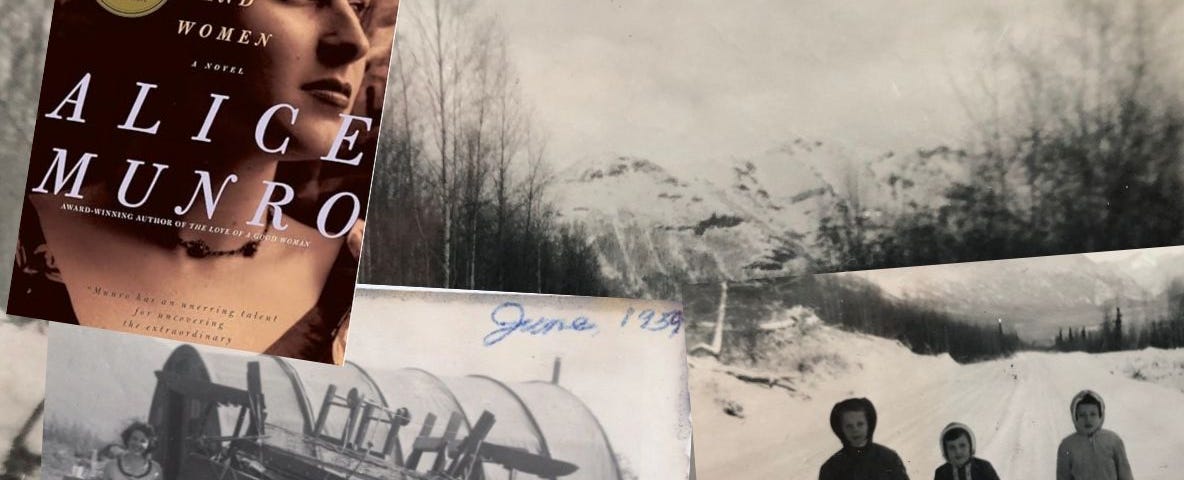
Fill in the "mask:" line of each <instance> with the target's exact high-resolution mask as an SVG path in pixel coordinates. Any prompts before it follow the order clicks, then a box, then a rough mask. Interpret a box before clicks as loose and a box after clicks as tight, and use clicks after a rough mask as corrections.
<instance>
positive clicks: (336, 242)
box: [266, 215, 345, 257]
mask: <svg viewBox="0 0 1184 480" xmlns="http://www.w3.org/2000/svg"><path fill="white" fill-rule="evenodd" d="M283 223H284V225H286V226H287V228H285V229H284V230H282V231H276V230H274V229H273V230H272V231H271V232H270V233H269V235H271V236H272V238H269V239H266V242H276V243H280V244H284V245H290V246H296V247H301V248H299V249H308V250H311V251H312V252H313V253H315V254H316V256H317V257H322V256H330V257H336V255H337V251H338V250H341V247H342V245H345V236H344V235H342V236H340V237H337V238H327V237H325V236H324V235H321V232H320V231H318V230H317V229H316V227H312V226H309V225H305V224H304V223H301V222H299V221H297V220H296V219H294V218H291V217H289V216H287V215H284V222H283Z"/></svg>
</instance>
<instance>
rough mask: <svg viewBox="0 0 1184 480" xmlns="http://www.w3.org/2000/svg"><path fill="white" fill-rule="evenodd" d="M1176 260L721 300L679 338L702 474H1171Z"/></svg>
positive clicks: (1061, 266) (1180, 303)
mask: <svg viewBox="0 0 1184 480" xmlns="http://www.w3.org/2000/svg"><path fill="white" fill-rule="evenodd" d="M1182 265H1184V247H1164V248H1155V249H1144V250H1125V251H1114V252H1102V253H1088V254H1074V255H1064V256H1050V257H1040V258H1025V259H1011V260H997V261H989V262H974V263H960V264H946V265H935V266H925V267H908V268H899V269H886V270H870V271H863V272H845V273H837V274H825V275H815V276H813V277H803V278H801V279H799V280H798V281H797V282H796V283H795V284H794V286H793V287H792V288H791V289H789V290H788V291H786V292H785V294H786V295H787V296H789V297H791V298H793V299H795V300H794V301H795V304H794V306H793V307H792V308H789V309H787V310H786V311H784V312H783V313H782V314H781V315H780V316H778V317H776V318H772V319H769V320H764V321H752V320H751V319H750V318H746V317H745V316H744V314H743V313H741V314H740V315H732V314H730V313H729V311H725V310H724V309H722V308H721V310H720V312H719V316H718V317H717V320H716V323H715V324H714V326H715V329H714V332H713V333H712V334H708V335H705V336H700V335H699V334H694V335H692V336H691V338H690V341H691V342H692V343H696V344H697V346H696V347H695V348H694V349H693V351H692V358H691V359H690V362H691V386H690V388H691V392H692V396H693V404H694V407H695V433H696V442H695V443H696V454H697V455H696V462H697V468H698V474H699V476H700V478H704V479H725V478H727V479H741V478H751V479H761V478H818V479H820V480H837V479H848V478H862V479H892V480H898V479H904V478H913V479H918V478H924V479H928V478H937V479H953V478H974V479H975V480H990V479H996V478H1001V479H1008V478H1048V479H1052V478H1055V479H1058V480H1066V479H1074V478H1078V479H1079V478H1106V479H1115V480H1127V479H1132V478H1137V479H1158V480H1169V479H1174V478H1177V477H1178V476H1179V473H1178V472H1179V471H1180V469H1181V468H1184V459H1182V458H1181V457H1180V455H1179V452H1180V451H1181V449H1184V418H1182V417H1180V416H1179V415H1176V414H1174V413H1170V412H1176V411H1179V410H1180V409H1181V408H1182V407H1184V270H1182V269H1181V268H1180V267H1181V266H1182ZM739 446H743V447H739ZM967 472H969V477H968V476H967ZM954 475H957V476H956V477H955V476H954ZM906 476H907V477H906Z"/></svg>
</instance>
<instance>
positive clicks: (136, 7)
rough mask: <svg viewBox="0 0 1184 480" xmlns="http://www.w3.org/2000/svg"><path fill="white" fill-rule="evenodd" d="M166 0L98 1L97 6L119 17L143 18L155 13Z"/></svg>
mask: <svg viewBox="0 0 1184 480" xmlns="http://www.w3.org/2000/svg"><path fill="white" fill-rule="evenodd" d="M166 1H167V0H98V2H99V5H102V6H103V8H105V9H107V11H108V12H111V13H114V14H116V15H119V16H121V17H129V18H135V17H143V16H144V15H148V14H149V13H152V12H155V11H156V10H157V9H159V8H160V7H161V6H162V5H164V2H166Z"/></svg>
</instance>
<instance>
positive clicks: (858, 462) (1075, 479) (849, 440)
mask: <svg viewBox="0 0 1184 480" xmlns="http://www.w3.org/2000/svg"><path fill="white" fill-rule="evenodd" d="M1069 410H1070V413H1071V415H1072V416H1073V425H1074V426H1075V427H1076V429H1077V431H1076V432H1075V433H1073V434H1071V435H1069V436H1068V437H1065V439H1064V440H1062V441H1061V445H1060V446H1059V447H1058V448H1057V480H1132V478H1133V477H1132V476H1131V466H1130V463H1129V462H1128V461H1127V458H1126V448H1125V447H1124V446H1123V444H1122V439H1121V438H1119V437H1118V435H1117V434H1115V433H1114V432H1112V431H1110V430H1106V429H1104V428H1102V420H1103V419H1104V418H1105V413H1106V405H1105V404H1104V403H1103V402H1102V397H1101V396H1100V395H1098V394H1097V393H1095V392H1093V391H1090V390H1083V391H1082V392H1081V393H1078V394H1077V395H1076V396H1074V397H1073V401H1072V403H1071V404H1070V406H1069ZM830 427H831V430H833V431H834V432H835V435H836V436H838V437H839V440H840V441H841V442H842V443H843V448H842V449H841V450H839V451H838V452H835V454H834V455H832V456H831V457H830V459H828V460H827V461H826V463H824V464H823V465H822V470H821V471H820V472H819V475H818V478H819V480H908V474H907V473H906V472H905V467H904V462H902V461H901V460H900V456H899V455H897V454H896V452H894V451H892V449H890V448H888V447H885V446H883V445H880V444H878V443H874V442H872V435H873V434H874V433H875V431H876V409H875V407H874V406H873V405H872V402H871V401H869V400H868V399H866V398H849V399H846V400H843V401H841V402H839V403H837V404H835V406H834V408H833V409H831V412H830ZM939 441H940V445H939V446H940V447H941V453H942V456H943V457H945V459H946V463H944V464H942V465H941V466H940V467H938V468H937V470H936V471H935V472H934V475H933V478H934V480H999V475H998V474H996V473H995V469H994V467H992V466H991V463H990V462H988V461H986V460H983V459H981V458H978V457H976V456H974V453H975V451H974V446H975V442H974V432H972V431H971V430H970V428H969V427H967V426H966V425H963V424H961V423H951V424H949V425H948V426H946V428H944V429H942V432H941V437H940V440H939Z"/></svg>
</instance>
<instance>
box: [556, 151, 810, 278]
mask: <svg viewBox="0 0 1184 480" xmlns="http://www.w3.org/2000/svg"><path fill="white" fill-rule="evenodd" d="M740 174H741V173H740V172H737V175H740ZM743 185H744V187H743V188H737V189H735V190H736V191H739V192H747V193H749V194H743V193H740V194H738V193H736V192H734V191H732V190H730V189H727V188H721V187H719V186H717V185H716V184H714V183H712V182H710V181H707V180H702V179H694V180H685V179H682V178H678V177H675V176H674V175H672V174H670V173H669V172H668V171H667V170H666V169H664V168H662V167H661V166H659V165H657V164H655V163H653V162H651V161H649V160H646V159H641V158H634V157H617V158H613V159H610V160H608V161H605V162H600V163H596V164H593V165H580V166H578V167H577V168H573V169H569V170H568V171H567V172H565V173H564V174H563V176H562V177H561V184H560V190H561V191H562V196H561V198H560V199H559V201H558V204H559V206H560V214H561V215H562V217H564V218H565V219H568V220H574V221H578V222H580V223H582V224H584V226H585V227H586V228H587V229H588V232H589V234H590V235H591V236H592V241H593V243H594V245H595V246H596V249H597V252H598V255H599V257H600V261H601V265H602V266H603V267H604V270H605V274H606V275H607V276H608V277H609V278H610V280H612V281H614V282H617V283H618V284H619V285H620V286H622V287H623V288H624V289H625V290H627V291H629V292H662V291H669V289H671V288H676V285H678V284H683V283H698V282H712V281H717V280H720V279H747V278H754V277H761V276H779V275H785V274H787V273H789V272H790V271H794V270H795V269H800V267H801V266H800V265H798V266H796V267H795V260H797V259H799V258H800V255H801V253H802V252H801V247H800V245H799V243H798V242H797V239H794V238H790V237H787V234H788V233H790V226H789V225H788V224H786V222H784V221H783V220H782V219H781V218H779V216H778V211H779V209H781V208H782V207H780V206H778V205H777V204H776V202H774V201H772V200H771V199H768V198H767V193H761V192H764V191H765V190H764V189H763V187H761V186H760V185H759V184H757V183H755V182H752V181H749V182H747V183H745V184H743Z"/></svg>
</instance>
